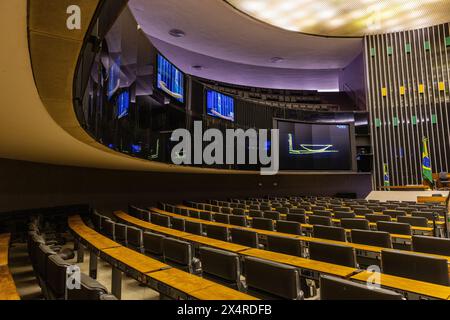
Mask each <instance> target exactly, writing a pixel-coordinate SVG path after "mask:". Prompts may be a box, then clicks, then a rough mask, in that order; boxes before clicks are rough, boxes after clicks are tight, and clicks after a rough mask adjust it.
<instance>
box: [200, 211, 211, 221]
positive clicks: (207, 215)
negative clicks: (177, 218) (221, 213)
mask: <svg viewBox="0 0 450 320" xmlns="http://www.w3.org/2000/svg"><path fill="white" fill-rule="evenodd" d="M200 219H202V220H205V221H212V214H211V212H207V211H201V212H200Z"/></svg>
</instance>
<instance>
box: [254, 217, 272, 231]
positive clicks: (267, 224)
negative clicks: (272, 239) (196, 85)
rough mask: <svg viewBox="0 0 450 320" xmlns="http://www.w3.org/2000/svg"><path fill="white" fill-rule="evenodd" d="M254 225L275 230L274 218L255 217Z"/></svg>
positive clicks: (258, 227) (256, 227)
mask: <svg viewBox="0 0 450 320" xmlns="http://www.w3.org/2000/svg"><path fill="white" fill-rule="evenodd" d="M252 227H253V228H255V229H261V230H268V231H274V224H273V220H272V219H266V218H253V220H252Z"/></svg>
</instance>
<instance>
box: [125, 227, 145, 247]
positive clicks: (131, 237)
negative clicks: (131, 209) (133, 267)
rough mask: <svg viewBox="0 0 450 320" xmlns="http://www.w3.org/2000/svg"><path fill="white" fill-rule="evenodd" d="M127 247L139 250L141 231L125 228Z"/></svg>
mask: <svg viewBox="0 0 450 320" xmlns="http://www.w3.org/2000/svg"><path fill="white" fill-rule="evenodd" d="M127 246H129V247H132V248H136V249H141V248H142V230H141V229H138V228H135V227H128V228H127Z"/></svg>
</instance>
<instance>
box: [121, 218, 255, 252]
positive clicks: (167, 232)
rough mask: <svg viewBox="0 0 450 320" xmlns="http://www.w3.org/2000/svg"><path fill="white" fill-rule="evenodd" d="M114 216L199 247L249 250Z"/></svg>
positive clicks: (235, 250)
mask: <svg viewBox="0 0 450 320" xmlns="http://www.w3.org/2000/svg"><path fill="white" fill-rule="evenodd" d="M114 214H115V215H116V216H117V217H119V218H120V219H122V220H124V221H126V222H128V223H130V224H133V225H136V226H139V227H142V228H144V229H147V230H151V231H153V232H158V233H161V234H164V235H167V236H172V237H177V238H180V239H184V240H187V241H190V242H195V243H198V244H200V245H206V246H210V247H214V248H218V249H222V250H226V251H230V252H239V251H243V250H247V249H249V247H246V246H242V245H239V244H234V243H230V242H226V241H221V240H216V239H212V238H208V237H203V236H199V235H194V234H192V233H187V232H182V231H178V230H174V229H170V228H166V227H160V226H158V225H155V224H152V223H149V222H145V221H142V220H140V219H137V218H135V217H133V216H130V215H128V214H126V213H125V212H121V211H116V212H114Z"/></svg>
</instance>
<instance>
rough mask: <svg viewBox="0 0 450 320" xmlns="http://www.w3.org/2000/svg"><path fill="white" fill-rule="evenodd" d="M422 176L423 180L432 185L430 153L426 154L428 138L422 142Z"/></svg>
mask: <svg viewBox="0 0 450 320" xmlns="http://www.w3.org/2000/svg"><path fill="white" fill-rule="evenodd" d="M422 175H423V179H424V180H426V181H428V182H430V183H431V184H433V171H432V170H431V159H430V153H429V152H428V138H423V140H422Z"/></svg>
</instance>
